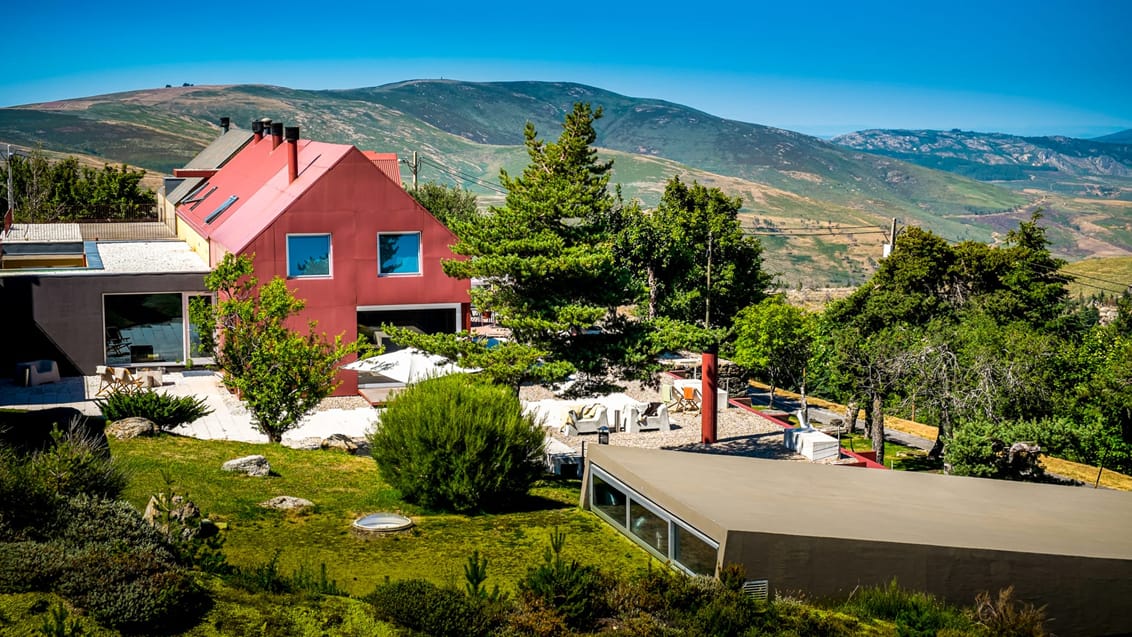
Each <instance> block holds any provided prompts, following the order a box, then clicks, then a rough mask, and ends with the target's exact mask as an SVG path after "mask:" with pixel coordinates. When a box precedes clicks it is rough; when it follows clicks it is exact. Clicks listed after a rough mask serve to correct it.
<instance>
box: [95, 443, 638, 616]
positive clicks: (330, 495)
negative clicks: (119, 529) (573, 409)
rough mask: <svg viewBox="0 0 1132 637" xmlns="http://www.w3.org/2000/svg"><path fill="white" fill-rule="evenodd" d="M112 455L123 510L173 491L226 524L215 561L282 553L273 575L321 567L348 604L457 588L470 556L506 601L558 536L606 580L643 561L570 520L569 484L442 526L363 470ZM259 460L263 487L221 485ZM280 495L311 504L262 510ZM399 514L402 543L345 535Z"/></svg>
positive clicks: (191, 454) (247, 481) (284, 461)
mask: <svg viewBox="0 0 1132 637" xmlns="http://www.w3.org/2000/svg"><path fill="white" fill-rule="evenodd" d="M112 452H113V453H114V455H115V457H117V458H119V459H120V460H121V461H122V462H123V463H124V465H125V466H126V467H128V469H129V471H130V475H131V476H132V478H131V481H130V486H129V488H128V490H127V492H126V498H127V499H128V500H129V501H130V502H131V503H132V504H134V505H135V506H137V507H139V508H144V507H145V505H146V502H147V501H148V499H149V497H150V495H152V494H154V493H157V492H160V491H162V490H163V488H164V482H163V478H162V472H163V471H164V472H167V473H168V474H170V475H172V476H173V477H174V479H175V481H176V482H175V485H174V489H175V490H176V491H178V492H179V493H185V492H187V493H188V496H189V498H190V499H191V500H193V502H195V503H196V504H197V506H199V507H200V509H201V510H202V511H203V512H205V513H206V514H208V515H210V516H211V517H212V518H213V519H214V520H216V521H218V522H220V523H226V524H227V529H226V531H225V537H226V538H227V539H226V544H225V547H224V551H225V553H226V555H227V556H228V558H229V561H230V562H232V563H233V564H236V565H241V566H252V565H256V564H260V563H262V562H264V561H266V560H269V559H271V557H272V555H273V554H274V552H275V551H277V550H278V551H281V552H282V553H281V555H280V558H279V563H280V566H281V570H282V571H283V572H285V573H291V572H292V571H294V570H295V569H297V568H299V567H300V566H301V565H305V566H307V567H310V568H313V569H314V570H315V571H316V572H317V569H318V567H319V565H320V564H322V563H325V564H326V565H327V568H328V571H329V576H330V578H331V579H334V580H337V581H338V583H339V585H340V586H342V587H343V588H345V589H346V590H347V591H349V592H350V593H351V594H365V593H368V592H370V591H371V590H372V589H373V587H374V585H376V584H377V583H379V582H381V581H383V580H384V579H385V578H386V577H388V578H391V579H400V578H408V577H423V578H425V579H429V580H432V581H434V582H436V583H438V584H449V583H451V584H461V583H462V582H463V567H464V563H465V561H466V559H467V557H468V556H469V555H470V554H471V552H472V551H473V550H475V549H478V550H479V552H480V554H481V555H484V556H486V557H487V558H488V560H489V561H490V564H489V567H488V582H487V583H488V585H489V586H491V585H495V584H498V585H499V587H500V588H501V589H503V590H512V589H513V588H514V585H515V582H516V581H517V580H518V578H519V577H520V576H521V575H522V574H524V573H525V572H526V568H527V566H528V565H530V564H532V563H534V562H536V561H537V560H538V556H540V555H541V554H542V552H543V550H544V548H545V547H546V546H547V545H548V542H547V537H548V536H549V533H550V532H551V531H552V530H554V529H555V528H559V529H561V530H563V531H565V532H566V533H567V544H566V553H567V554H568V556H570V557H575V558H577V559H579V560H580V561H583V562H586V563H590V564H595V565H600V566H601V567H602V568H608V569H612V570H621V571H631V570H633V569H637V568H645V567H646V566H647V564H648V562H649V559H650V558H649V557H648V555H647V554H646V553H645V552H644V551H643V550H642V549H640V548H639V547H637V546H636V545H635V544H633V543H632V542H630V541H629V540H628V539H626V538H625V537H624V536H622V535H621V534H619V533H617V532H616V531H614V530H613V529H612V528H611V527H610V526H609V525H607V524H604V523H602V522H600V521H598V519H597V518H596V517H595V516H593V515H592V514H591V513H589V512H586V511H583V510H581V509H579V508H578V506H577V502H578V483H577V482H576V481H575V482H573V483H566V484H561V483H546V484H543V485H540V486H538V487H537V488H536V489H534V491H533V493H532V496H531V498H530V499H529V501H528V502H527V506H526V507H525V509H524V510H522V511H518V512H515V513H506V514H492V515H479V516H462V515H451V514H440V513H433V512H428V511H423V510H420V509H419V508H416V507H413V506H411V505H408V504H406V503H404V502H402V501H401V500H400V498H399V494H398V493H397V492H396V491H395V490H393V489H391V488H390V487H389V486H388V485H386V484H385V483H384V482H383V481H382V480H381V476H380V474H379V472H378V470H377V466H376V464H375V463H374V462H373V460H372V459H370V458H363V457H355V456H349V455H346V454H341V453H334V452H322V451H299V450H294V449H288V448H286V447H282V446H278V445H271V446H263V445H253V444H246V443H236V442H222V441H201V440H195V439H192V438H181V437H176V436H163V437H160V438H156V439H136V440H131V441H125V442H113V443H112ZM251 454H263V455H265V456H266V457H267V458H268V461H269V462H270V463H271V466H272V475H271V476H269V477H267V478H249V477H247V476H242V475H235V474H232V473H225V472H223V471H221V470H220V465H221V464H223V463H224V461H226V460H230V459H232V458H237V457H241V456H245V455H251ZM279 495H291V496H298V497H302V498H306V499H308V500H311V501H312V502H314V503H315V507H314V510H313V511H312V512H309V513H284V512H279V511H275V510H270V509H265V508H262V507H260V506H259V503H260V502H263V501H265V500H268V499H270V498H273V497H275V496H279ZM377 511H400V512H402V513H403V514H404V515H408V516H410V517H412V518H413V520H414V521H415V522H416V527H415V528H414V530H413V531H412V532H411V533H406V534H402V535H396V536H391V537H382V538H371V539H364V538H360V537H358V536H355V535H354V534H352V532H351V531H350V524H351V523H352V522H353V521H354V520H355V519H357V518H358V517H360V516H362V515H365V514H368V513H374V512H377Z"/></svg>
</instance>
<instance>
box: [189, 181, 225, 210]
mask: <svg viewBox="0 0 1132 637" xmlns="http://www.w3.org/2000/svg"><path fill="white" fill-rule="evenodd" d="M217 188H218V186H213V187H212V190H209V191H208V192H206V193H204V196H203V197H201V198H200V199H197V200H195V201H194V202H193V205H191V206H189V210H196V209H197V206H199V205H200V202H202V201H204V200H205V199H208V196H209V195H211V194H212V193H214V192H216V189H217Z"/></svg>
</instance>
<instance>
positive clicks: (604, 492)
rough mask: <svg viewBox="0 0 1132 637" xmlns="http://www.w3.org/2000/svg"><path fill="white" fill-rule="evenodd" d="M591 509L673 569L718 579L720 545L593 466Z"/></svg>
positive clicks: (591, 473)
mask: <svg viewBox="0 0 1132 637" xmlns="http://www.w3.org/2000/svg"><path fill="white" fill-rule="evenodd" d="M590 509H591V510H593V511H594V512H595V513H597V514H599V516H600V517H602V518H603V519H607V520H609V521H611V522H612V523H613V524H614V525H615V526H616V527H617V529H618V530H619V531H621V532H622V533H625V534H626V535H628V536H629V537H631V538H633V540H635V541H636V542H637V543H638V544H641V545H643V546H645V547H647V548H648V549H649V550H650V552H655V553H656V554H658V555H660V556H661V557H663V558H664V559H668V560H671V561H672V564H673V565H674V566H676V567H678V568H680V569H682V570H684V571H687V572H689V573H693V574H697V575H709V576H711V575H715V559H716V553H717V550H718V544H716V543H715V542H714V541H713V540H712V539H710V538H709V537H707V536H706V535H704V534H703V533H701V532H699V531H697V530H694V529H692V527H690V526H688V525H687V524H686V523H685V522H683V521H681V520H680V519H678V518H676V517H675V516H673V515H672V514H671V513H669V512H668V511H666V510H665V509H663V508H662V507H660V506H658V505H657V504H656V503H655V502H652V501H651V500H648V499H646V498H644V497H642V496H641V495H640V494H638V493H637V492H636V491H634V490H633V489H631V488H630V487H628V486H626V485H624V484H623V483H622V482H621V481H620V480H618V479H617V478H615V477H613V476H611V475H610V474H608V473H606V472H605V471H604V470H603V469H601V468H599V467H598V466H597V465H594V464H591V465H590Z"/></svg>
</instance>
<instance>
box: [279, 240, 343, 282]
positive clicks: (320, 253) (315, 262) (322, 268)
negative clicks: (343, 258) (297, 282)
mask: <svg viewBox="0 0 1132 637" xmlns="http://www.w3.org/2000/svg"><path fill="white" fill-rule="evenodd" d="M332 254H333V252H332V251H331V246H330V235H329V234H289V235H287V278H289V279H300V278H310V277H323V278H329V277H330V276H331V275H332V272H331V268H330V264H331V255H332Z"/></svg>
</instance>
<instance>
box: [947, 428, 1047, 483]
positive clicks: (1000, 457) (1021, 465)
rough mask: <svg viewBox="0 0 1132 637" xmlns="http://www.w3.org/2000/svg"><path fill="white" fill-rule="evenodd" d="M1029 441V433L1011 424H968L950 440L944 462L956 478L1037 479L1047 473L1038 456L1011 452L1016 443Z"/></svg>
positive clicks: (957, 430) (954, 432) (958, 430)
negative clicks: (1027, 434) (1026, 433)
mask: <svg viewBox="0 0 1132 637" xmlns="http://www.w3.org/2000/svg"><path fill="white" fill-rule="evenodd" d="M1026 439H1027V436H1026V435H1025V431H1024V430H1023V429H1020V428H1018V427H1015V426H1012V425H1011V424H1010V423H990V422H986V421H972V422H968V423H964V424H963V425H962V426H960V427H956V428H955V430H954V431H953V432H952V434H951V438H950V439H949V440H948V441H947V444H946V446H945V447H944V451H943V454H944V460H945V461H946V463H947V465H948V466H949V467H950V469H949V472H950V473H951V474H952V475H957V476H975V477H980V478H998V479H1005V480H1037V479H1040V478H1041V477H1042V475H1043V474H1044V470H1043V469H1042V465H1041V462H1040V461H1039V459H1038V456H1037V454H1033V455H1032V456H1030V455H1029V454H1026V455H1022V454H1018V455H1015V454H1011V453H1010V446H1011V445H1012V444H1013V443H1015V442H1020V441H1022V440H1026ZM1030 441H1031V442H1033V440H1032V439H1030Z"/></svg>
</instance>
